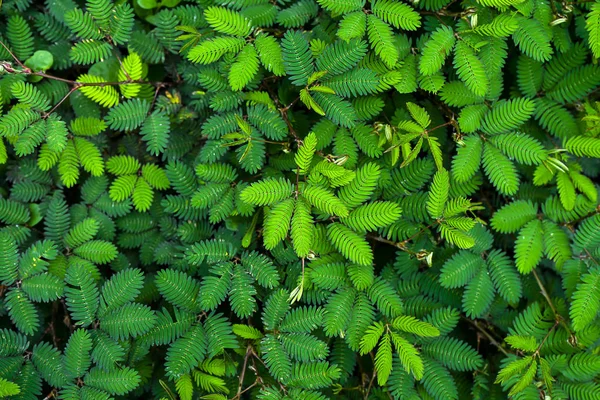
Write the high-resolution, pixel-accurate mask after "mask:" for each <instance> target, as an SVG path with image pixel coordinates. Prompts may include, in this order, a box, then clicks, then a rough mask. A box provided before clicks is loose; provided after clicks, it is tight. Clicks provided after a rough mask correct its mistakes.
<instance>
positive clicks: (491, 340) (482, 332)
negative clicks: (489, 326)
mask: <svg viewBox="0 0 600 400" xmlns="http://www.w3.org/2000/svg"><path fill="white" fill-rule="evenodd" d="M464 319H465V321H469V323H470V324H471V325H473V326H474V327H475V328H476V329H477V330H478V331H479V332H480V333H481V334H482V335H483V336H485V337H486V338H487V340H489V341H490V343H491V344H493V345H494V346H496V348H497V349H498V350H500V351H501V352H502V353H503V354H504V355H505V356H508V354H509V353H508V352H507V351H506V350H505V349H504V347H502V345H501V344H500V343H498V342H497V341H496V339H494V338H493V337H492V335H490V334H489V332H488V331H486V330H485V329H483V328H482V327H481V326H479V324H478V323H477V321H473V320H470V319H468V318H464Z"/></svg>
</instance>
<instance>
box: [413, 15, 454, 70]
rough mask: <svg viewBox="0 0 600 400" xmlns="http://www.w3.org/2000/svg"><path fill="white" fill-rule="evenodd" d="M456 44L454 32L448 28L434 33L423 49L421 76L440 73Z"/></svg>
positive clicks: (443, 27) (442, 27)
mask: <svg viewBox="0 0 600 400" xmlns="http://www.w3.org/2000/svg"><path fill="white" fill-rule="evenodd" d="M455 42H456V38H455V37H454V32H453V31H452V28H450V27H448V26H441V27H439V28H438V29H437V30H436V31H435V32H433V33H432V34H431V37H430V38H429V40H428V41H427V42H426V43H425V47H424V48H423V54H422V56H421V59H420V62H419V71H420V72H421V74H423V75H433V74H435V73H436V72H437V71H439V70H440V69H441V68H442V65H444V61H445V60H446V57H447V56H448V55H449V54H450V51H452V48H453V47H454V43H455Z"/></svg>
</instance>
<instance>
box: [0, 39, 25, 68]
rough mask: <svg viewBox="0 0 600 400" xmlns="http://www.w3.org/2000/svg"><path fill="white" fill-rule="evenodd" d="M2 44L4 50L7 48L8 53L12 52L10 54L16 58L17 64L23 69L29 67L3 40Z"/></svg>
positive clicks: (0, 42) (0, 43)
mask: <svg viewBox="0 0 600 400" xmlns="http://www.w3.org/2000/svg"><path fill="white" fill-rule="evenodd" d="M0 45H2V47H4V50H6V51H7V52H8V54H10V56H11V57H12V58H13V60H15V61H16V62H17V64H19V66H20V67H21V68H23V69H29V68H27V67H26V66H25V64H23V63H22V62H21V61H20V60H19V59H18V58H17V56H15V54H14V53H13V52H12V51H11V50H10V49H9V48H8V46H7V45H5V44H4V42H2V41H1V40H0Z"/></svg>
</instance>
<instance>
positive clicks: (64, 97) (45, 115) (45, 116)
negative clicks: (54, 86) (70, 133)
mask: <svg viewBox="0 0 600 400" xmlns="http://www.w3.org/2000/svg"><path fill="white" fill-rule="evenodd" d="M80 87H81V86H79V85H74V86H73V87H72V88H71V90H69V92H68V93H67V94H65V95H64V96H63V98H62V99H60V101H59V102H58V103H56V104H55V105H54V107H52V109H51V110H50V111H48V112H47V113H45V114H44V115H43V117H42V118H44V119H45V118H48V116H49V115H50V114H52V113H53V112H54V111H56V109H57V108H58V107H60V105H61V104H62V103H64V102H65V100H67V99H68V98H69V96H71V95H72V94H73V93H74V92H76V91H77V89H79V88H80Z"/></svg>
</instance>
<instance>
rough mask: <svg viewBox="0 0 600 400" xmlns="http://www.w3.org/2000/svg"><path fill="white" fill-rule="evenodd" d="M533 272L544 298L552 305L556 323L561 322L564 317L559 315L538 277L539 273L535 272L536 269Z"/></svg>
mask: <svg viewBox="0 0 600 400" xmlns="http://www.w3.org/2000/svg"><path fill="white" fill-rule="evenodd" d="M532 272H533V276H534V277H535V280H536V282H537V284H538V286H539V288H540V292H541V293H542V296H544V298H545V299H546V301H547V302H548V305H550V308H551V309H552V313H554V318H555V319H556V321H559V320H561V319H562V317H561V315H560V314H559V313H558V311H556V307H554V303H552V299H551V298H550V296H549V295H548V292H547V291H546V288H545V287H544V284H543V283H542V281H541V280H540V277H539V276H538V274H537V272H536V271H535V269H533V271H532Z"/></svg>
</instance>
